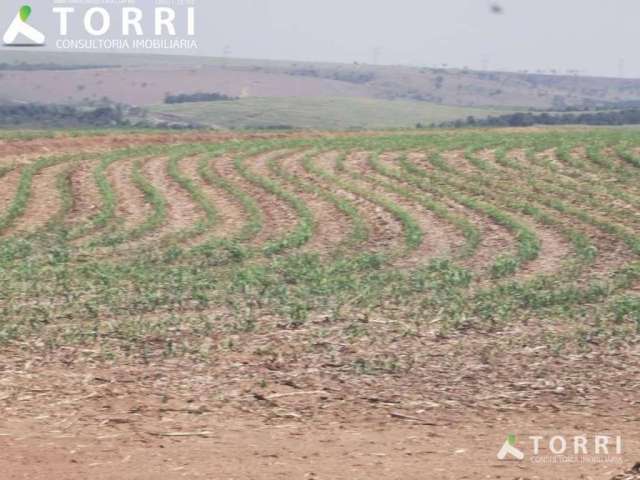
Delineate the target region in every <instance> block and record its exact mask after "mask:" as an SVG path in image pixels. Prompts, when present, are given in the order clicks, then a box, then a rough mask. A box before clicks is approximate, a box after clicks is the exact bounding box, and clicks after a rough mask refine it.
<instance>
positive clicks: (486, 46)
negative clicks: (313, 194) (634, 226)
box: [0, 0, 640, 77]
mask: <svg viewBox="0 0 640 480" xmlns="http://www.w3.org/2000/svg"><path fill="white" fill-rule="evenodd" d="M498 2H499V4H500V5H501V6H502V7H503V8H504V13H503V14H501V15H496V14H492V13H491V11H490V10H491V9H490V5H491V2H490V1H489V0H442V1H436V0H393V1H391V0H388V1H387V0H322V1H312V0H206V1H205V0H197V9H198V13H197V17H198V25H197V27H198V40H199V44H200V49H199V51H198V52H192V53H199V54H202V55H212V56H221V55H222V54H223V52H224V51H225V47H226V46H228V48H227V52H228V54H229V55H230V56H233V57H248V58H268V59H294V60H326V61H339V62H353V61H358V62H373V60H374V58H376V57H375V55H374V50H375V49H376V48H377V47H379V51H378V52H379V53H378V57H377V58H378V61H379V63H382V64H413V65H439V64H443V63H446V64H448V65H450V66H456V67H462V66H468V67H470V68H474V69H478V68H482V67H488V68H490V69H496V70H499V69H508V70H519V69H528V70H531V71H535V70H537V69H545V70H550V69H557V70H559V71H567V70H579V71H581V72H582V73H585V74H599V75H612V76H615V75H618V74H619V72H621V71H622V72H623V73H624V74H625V76H628V77H640V55H638V54H637V45H638V41H637V39H636V38H637V36H638V30H639V29H638V24H639V23H640V1H638V0H615V1H605V0H535V1H534V0H498ZM21 3H22V2H21V1H20V0H2V6H0V13H3V14H4V12H5V11H6V10H5V9H7V8H9V9H11V10H14V9H15V6H14V5H13V4H21ZM87 3H89V2H87ZM137 3H138V5H142V6H145V7H150V6H152V5H153V4H154V3H155V2H152V1H151V0H138V2H137ZM31 4H32V5H34V16H35V13H36V7H37V9H38V11H39V12H42V10H43V9H44V10H49V11H50V9H51V6H52V5H53V1H52V0H32V1H31ZM4 16H5V17H6V16H7V15H4ZM52 20H53V19H49V20H47V21H52ZM49 27H51V28H53V24H52V25H47V26H46V27H45V29H46V28H49ZM0 60H1V50H0Z"/></svg>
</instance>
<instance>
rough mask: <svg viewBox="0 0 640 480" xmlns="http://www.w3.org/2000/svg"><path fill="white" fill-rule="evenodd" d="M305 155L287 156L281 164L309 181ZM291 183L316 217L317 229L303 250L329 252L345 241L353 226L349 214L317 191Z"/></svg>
mask: <svg viewBox="0 0 640 480" xmlns="http://www.w3.org/2000/svg"><path fill="white" fill-rule="evenodd" d="M304 156H305V154H304V153H300V154H296V155H290V156H287V157H286V158H284V159H283V160H281V165H282V169H283V170H284V171H285V172H286V173H287V174H290V175H293V176H295V177H297V178H298V179H300V180H304V181H306V182H309V180H310V176H309V175H308V174H307V172H306V171H305V170H304V168H302V165H300V160H301V158H303V157H304ZM289 185H291V189H290V191H292V192H293V193H295V194H296V195H297V196H299V197H300V198H301V199H302V200H303V201H304V202H305V203H306V204H307V205H308V207H309V209H310V210H311V212H312V213H313V217H314V222H315V231H314V234H313V237H312V238H311V240H309V242H308V243H307V244H306V245H305V246H304V247H303V250H304V251H309V252H317V253H321V254H327V253H330V252H331V251H333V250H334V249H335V248H336V247H337V246H338V245H340V244H341V243H343V242H345V241H346V239H347V237H348V235H349V231H350V228H351V226H352V224H351V221H350V220H349V218H348V217H347V215H345V213H344V212H342V211H340V209H338V208H337V207H336V206H335V205H334V204H333V203H331V202H329V201H328V200H326V199H324V198H322V197H321V196H320V195H318V194H317V193H314V192H310V191H306V190H303V189H302V188H300V187H299V186H296V185H295V184H294V185H292V184H289Z"/></svg>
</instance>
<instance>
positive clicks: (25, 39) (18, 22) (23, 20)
mask: <svg viewBox="0 0 640 480" xmlns="http://www.w3.org/2000/svg"><path fill="white" fill-rule="evenodd" d="M30 16H31V6H30V5H23V6H22V7H20V10H18V13H17V14H16V16H15V18H14V19H13V21H12V22H11V24H10V25H9V28H8V29H7V31H6V32H5V34H4V36H3V37H2V41H3V42H4V44H5V45H7V46H12V47H27V46H29V47H33V46H42V45H44V42H45V36H44V34H43V33H42V32H41V31H40V30H38V29H36V28H34V27H32V26H31V25H29V24H28V23H27V21H28V20H29V17H30Z"/></svg>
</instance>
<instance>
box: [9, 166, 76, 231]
mask: <svg viewBox="0 0 640 480" xmlns="http://www.w3.org/2000/svg"><path fill="white" fill-rule="evenodd" d="M66 168H68V164H66V163H62V164H60V165H55V166H53V167H48V168H44V169H42V170H40V171H39V172H38V173H37V174H35V175H34V176H33V180H32V183H31V195H30V197H29V200H28V203H27V207H26V209H25V211H24V213H23V214H22V215H21V216H20V217H19V218H17V219H16V221H15V223H14V225H13V226H12V227H10V228H9V229H8V230H7V232H6V233H8V234H12V233H25V232H32V231H34V230H36V229H38V228H40V227H43V226H44V225H46V224H47V222H48V221H49V220H51V219H52V217H54V216H55V215H56V213H58V212H59V211H60V208H61V206H62V199H61V198H60V191H59V190H58V175H59V174H61V173H62V172H64V170H65V169H66Z"/></svg>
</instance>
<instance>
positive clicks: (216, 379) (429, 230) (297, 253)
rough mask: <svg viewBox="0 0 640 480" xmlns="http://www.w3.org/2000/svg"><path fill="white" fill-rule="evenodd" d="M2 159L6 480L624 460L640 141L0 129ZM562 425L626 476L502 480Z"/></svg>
mask: <svg viewBox="0 0 640 480" xmlns="http://www.w3.org/2000/svg"><path fill="white" fill-rule="evenodd" d="M0 152H1V155H0V235H1V237H0V371H2V375H1V376H0V411H2V416H1V417H0V445H1V446H2V448H3V450H4V451H5V452H6V453H7V454H6V455H5V456H4V458H3V459H0V467H1V468H2V469H3V470H4V471H8V472H10V475H11V476H10V477H9V478H45V477H44V476H38V475H44V474H43V473H42V472H40V471H39V470H36V469H35V467H34V465H39V466H40V467H42V465H43V464H47V465H48V466H49V468H48V469H47V472H46V473H47V474H48V475H49V474H51V473H52V472H53V473H54V474H56V475H58V476H59V478H87V477H88V476H91V477H92V478H117V476H118V474H121V473H122V472H127V471H129V469H130V468H132V467H131V465H135V470H136V471H138V472H140V473H139V474H137V475H138V476H137V477H135V478H140V479H143V478H145V479H146V478H158V476H157V475H160V474H161V473H162V472H166V471H167V469H169V470H170V471H172V472H178V473H176V475H180V476H181V478H218V477H212V475H218V476H219V478H255V477H251V475H250V472H256V471H262V472H263V473H264V475H263V476H262V477H260V478H281V476H282V475H283V474H284V473H283V472H285V471H286V472H289V473H291V468H295V469H296V474H297V475H298V476H299V477H300V478H305V477H306V478H336V475H339V474H344V472H345V471H350V472H353V474H354V476H353V478H420V475H421V474H422V472H423V469H424V465H425V464H429V465H432V466H433V472H437V476H434V477H433V478H443V479H445V478H463V477H465V476H466V478H503V479H504V478H507V479H516V478H523V475H524V476H525V477H531V478H563V479H573V478H576V479H577V478H594V479H605V480H609V479H610V478H612V477H613V476H614V475H616V474H620V473H622V471H624V470H625V469H626V468H628V466H630V465H633V463H634V461H637V460H639V459H640V451H639V449H640V443H638V442H639V439H638V437H637V432H638V431H639V430H640V423H639V422H640V417H639V416H638V407H639V397H638V387H639V385H638V384H637V382H636V380H635V379H636V378H637V377H638V374H639V373H640V342H639V340H640V258H639V257H640V181H639V180H640V133H639V132H638V131H637V130H633V129H569V128H567V129H522V130H459V131H446V130H437V131H435V130H433V131H432V130H425V131H415V130H414V131H395V132H359V133H326V132H325V133H323V132H316V133H300V132H291V133H280V132H273V133H243V134H233V133H215V132H208V131H197V132H186V133H166V132H153V131H148V132H144V131H130V132H129V131H108V132H103V133H100V134H98V133H95V132H89V131H87V132H81V131H78V132H53V133H52V132H48V133H46V134H45V133H40V132H10V131H4V132H2V134H1V135H0ZM545 420H546V421H547V423H543V421H545ZM542 425H543V426H544V427H541V426H542ZM550 425H553V426H554V427H555V428H556V429H559V430H560V431H565V432H572V431H580V429H581V428H587V427H585V425H586V426H588V428H589V429H590V430H596V431H597V430H600V431H603V432H604V431H613V432H618V433H619V434H623V435H624V436H625V439H626V441H627V449H626V452H627V454H628V458H625V461H626V463H624V464H622V465H609V464H602V465H567V466H554V469H553V470H545V468H548V467H545V466H544V465H527V468H528V469H527V470H525V471H523V470H522V468H523V467H522V466H519V465H518V464H515V463H507V464H505V463H501V462H498V461H497V460H496V452H497V450H498V448H499V447H500V445H501V444H502V442H503V441H504V438H505V437H506V435H507V434H510V433H513V432H514V431H516V432H522V433H528V432H531V431H533V430H534V429H536V428H549V427H550ZM381 432H386V434H385V435H382V434H381ZM248 438H249V440H247V439H248ZM161 448H162V449H163V450H164V452H165V454H166V455H169V457H170V458H169V459H168V460H167V459H166V458H165V459H164V460H163V459H162V458H160V457H159V453H158V452H160V450H159V449H161ZM149 452H153V453H151V454H150V453H149ZM345 452H348V453H345ZM212 453H215V456H216V460H214V461H213V463H211V456H212ZM328 458H333V459H334V461H332V462H328V461H327V459H328ZM336 458H338V461H335V459H336ZM383 459H384V462H383ZM34 460H35V461H34ZM461 460H464V461H461ZM281 462H285V463H286V462H288V464H287V465H288V467H289V469H288V470H285V469H284V467H283V463H281ZM292 466H293V467H292ZM72 467H73V468H74V472H76V473H74V474H73V475H72V474H70V473H69V471H70V470H69V469H70V468H72ZM207 469H209V470H207ZM221 472H222V473H221ZM29 475H30V476H29ZM74 475H76V476H74ZM553 475H556V476H553ZM176 478H177V477H176Z"/></svg>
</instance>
